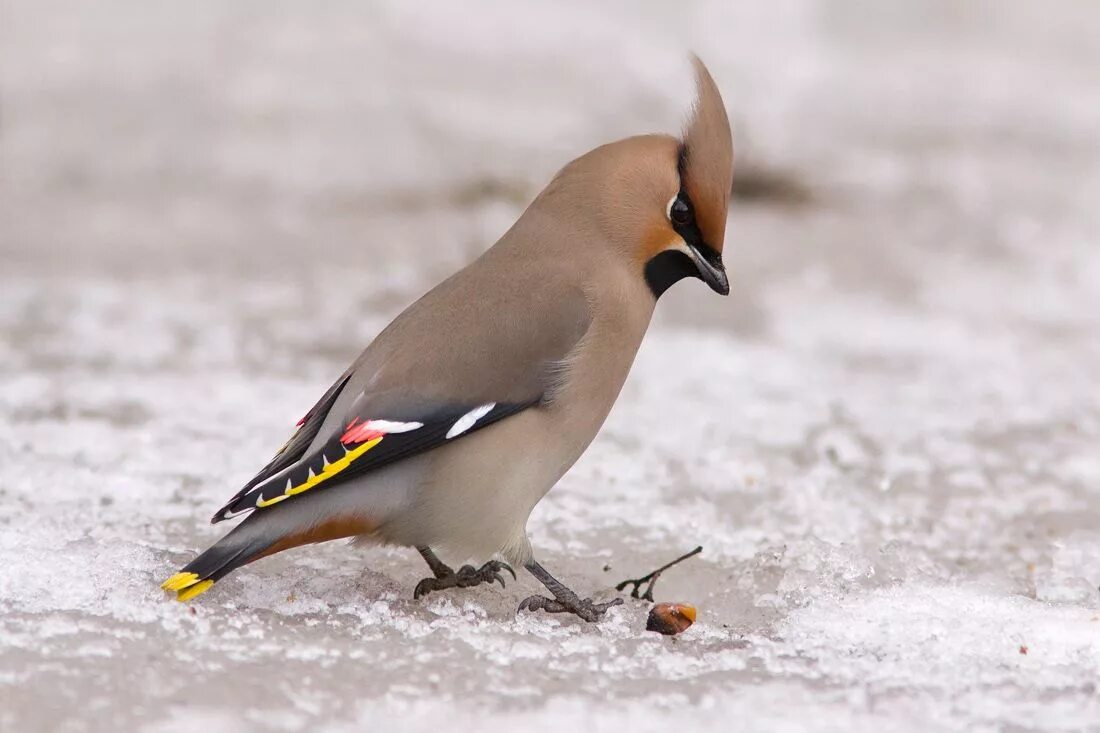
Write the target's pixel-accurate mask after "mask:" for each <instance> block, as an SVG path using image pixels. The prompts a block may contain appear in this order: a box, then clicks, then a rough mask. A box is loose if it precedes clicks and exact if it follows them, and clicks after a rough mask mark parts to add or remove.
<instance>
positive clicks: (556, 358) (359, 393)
mask: <svg viewBox="0 0 1100 733" xmlns="http://www.w3.org/2000/svg"><path fill="white" fill-rule="evenodd" d="M523 280H527V278H523ZM513 285H518V287H519V289H518V290H511V289H505V290H506V292H505V293H503V294H501V293H499V292H498V294H497V295H494V296H491V297H484V296H482V297H480V298H477V297H474V298H471V297H469V296H470V293H471V290H472V291H474V292H476V291H477V290H478V289H479V288H478V287H476V286H477V281H476V279H475V280H474V282H473V283H462V282H461V281H460V282H458V283H450V282H449V283H444V285H443V286H441V287H440V288H437V289H436V290H435V291H432V292H431V293H429V294H428V295H427V296H425V297H424V298H423V299H421V300H420V301H418V302H417V303H416V304H414V305H413V306H412V307H411V308H410V309H409V310H408V311H406V312H405V313H403V314H402V315H401V316H399V317H398V319H397V320H395V321H394V323H392V324H391V325H390V326H389V327H388V328H387V329H386V330H385V331H383V332H382V333H381V334H380V335H379V336H378V338H377V339H375V341H374V343H373V344H371V346H370V347H369V348H368V349H367V350H366V351H365V352H364V353H363V355H362V356H361V357H360V358H359V359H358V360H357V361H356V363H355V364H354V365H353V366H352V368H351V369H349V370H348V372H346V373H345V374H344V375H343V376H342V377H341V378H340V380H338V381H337V382H336V384H334V385H333V387H332V388H331V389H330V390H329V392H327V393H326V394H325V396H324V397H323V398H322V399H321V401H320V402H318V403H317V406H316V407H315V408H314V409H313V410H311V411H310V413H309V414H308V415H307V416H306V418H305V420H304V422H303V424H302V425H301V426H300V428H299V432H298V433H296V434H295V435H294V437H292V438H291V440H290V442H289V443H288V444H287V445H286V446H285V447H284V448H283V450H282V451H280V452H279V454H278V455H276V457H275V459H274V460H272V462H271V463H269V464H268V466H267V467H265V468H264V470H263V471H261V472H260V473H259V474H258V475H257V476H256V478H254V479H253V480H252V481H250V482H249V483H248V484H246V485H245V487H244V488H243V489H241V490H240V491H239V492H237V494H236V495H235V496H234V497H233V498H232V499H230V500H229V502H228V503H226V505H225V506H224V507H222V508H221V509H220V510H218V512H217V513H216V514H215V515H214V517H213V519H212V520H211V521H213V522H219V521H221V520H223V519H229V518H231V517H234V516H237V515H239V514H241V513H244V512H246V511H250V510H254V509H264V508H266V507H269V506H272V505H274V504H277V503H280V502H283V501H286V500H288V499H291V498H293V497H294V496H297V495H298V494H302V493H304V492H306V491H311V490H314V489H316V488H318V487H322V486H325V487H327V486H333V485H336V484H339V483H342V482H344V481H347V480H348V479H349V478H351V477H353V476H359V475H362V474H364V473H366V472H369V471H373V470H375V469H377V468H380V467H382V466H385V465H388V464H390V463H393V462H394V461H398V460H401V459H403V458H407V457H409V456H412V455H416V454H418V453H422V452H424V451H428V450H431V449H433V448H435V447H437V446H439V445H441V444H443V443H446V442H448V441H451V440H455V439H457V438H459V437H460V436H463V435H468V434H469V433H471V432H474V431H476V430H479V429H481V428H483V427H485V426H487V425H490V424H492V423H494V422H496V421H498V420H502V419H504V418H506V417H508V416H510V415H514V414H515V413H517V412H520V411H522V410H525V409H527V408H529V407H531V406H533V405H536V404H538V403H539V402H540V401H541V400H542V399H543V398H544V396H545V395H546V393H547V391H548V390H549V389H551V388H552V386H553V384H554V381H555V379H556V378H557V377H558V376H560V375H559V371H560V370H559V369H558V367H559V365H560V364H561V362H562V360H563V359H565V357H566V356H567V355H568V354H569V352H570V350H571V349H572V348H573V347H574V346H575V345H576V344H577V342H578V341H579V340H580V339H581V337H582V336H583V335H584V333H585V332H586V331H587V328H588V324H589V319H590V316H589V312H588V303H587V300H586V299H585V297H584V294H583V292H582V291H581V290H580V289H579V288H559V289H558V291H557V292H554V291H553V290H550V291H547V290H546V288H545V287H539V285H538V284H537V283H536V282H531V281H528V282H527V285H528V286H529V287H528V289H526V290H524V289H523V288H524V283H523V282H519V283H513ZM497 290H498V291H499V290H500V288H499V287H498V288H497ZM509 292H510V293H512V295H511V296H509V295H508V293H509ZM502 300H503V301H504V302H502ZM502 305H507V306H508V307H510V308H511V312H510V313H509V314H508V315H507V316H504V315H502V312H501V308H500V307H501V306H502ZM507 310H508V309H507V308H506V309H505V311H507ZM342 392H350V393H351V394H350V395H342V394H341V393H342ZM351 395H354V396H351ZM344 405H346V407H344ZM334 409H335V410H336V412H335V413H334V414H335V415H339V416H340V418H339V419H335V417H333V418H329V417H328V416H327V414H328V413H329V412H332V411H333V410H334ZM310 431H311V432H310ZM319 431H320V434H319ZM307 446H308V447H307Z"/></svg>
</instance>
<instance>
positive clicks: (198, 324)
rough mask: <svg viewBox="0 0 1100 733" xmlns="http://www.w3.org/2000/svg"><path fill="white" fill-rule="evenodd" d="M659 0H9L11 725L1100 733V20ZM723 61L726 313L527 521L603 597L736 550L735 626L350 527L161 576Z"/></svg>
mask: <svg viewBox="0 0 1100 733" xmlns="http://www.w3.org/2000/svg"><path fill="white" fill-rule="evenodd" d="M652 5H653V7H652V8H650V10H649V12H645V13H641V12H640V11H639V10H638V9H637V8H638V6H637V5H636V4H634V3H625V2H623V3H615V4H611V5H606V6H602V8H603V9H591V8H589V7H588V5H587V4H583V3H575V4H574V3H554V4H552V5H546V6H540V7H538V8H525V11H524V13H523V15H521V16H517V15H514V13H516V12H517V11H514V10H509V9H508V8H509V7H510V6H509V5H492V4H485V3H475V4H471V3H458V4H452V5H450V6H449V7H438V8H436V9H435V10H434V11H433V14H432V15H431V16H426V17H418V16H416V15H415V14H414V12H413V11H412V10H411V6H409V5H408V4H405V3H397V2H394V3H389V4H381V5H375V6H372V7H371V9H369V10H368V9H363V8H360V7H359V4H356V3H350V2H348V3H326V4H323V5H321V4H316V5H313V4H311V5H308V6H307V5H305V4H301V5H297V6H289V5H278V6H273V5H272V4H271V3H267V2H256V3H232V4H228V3H216V2H209V3H200V4H197V5H196V4H188V6H187V14H186V15H184V14H183V10H182V6H181V8H177V9H176V10H174V11H173V10H171V9H170V8H171V6H164V7H161V8H159V9H158V8H157V7H156V6H155V4H151V3H124V2H120V1H118V0H115V1H114V2H110V3H95V4H84V5H80V6H78V7H68V4H66V3H54V2H31V1H30V0H26V1H25V2H12V0H5V1H4V2H2V3H0V265H2V266H0V478H2V481H0V553H2V556H3V558H4V561H3V572H0V730H3V731H9V730H10V731H29V730H63V731H74V732H75V731H85V730H143V731H213V730H216V731H221V730H268V729H271V730H295V729H306V728H308V729H310V730H316V731H355V730H364V729H380V730H386V731H402V730H411V731H412V730H437V729H439V727H440V726H441V725H443V724H446V726H447V727H448V728H451V727H456V726H457V727H461V728H463V729H465V728H467V727H472V726H474V725H475V724H476V725H477V726H478V728H479V729H481V730H489V731H495V730H506V731H521V730H522V731H541V730H546V731H550V730H553V731H562V730H569V729H580V730H623V729H630V730H638V731H642V730H655V729H665V728H667V727H668V726H669V725H676V726H677V727H679V728H680V729H686V730H693V731H694V730H701V731H705V730H729V729H730V726H731V725H735V726H737V727H744V728H746V729H756V730H790V731H798V730H844V731H853V730H883V729H887V728H888V729H891V730H913V731H925V730H930V729H935V730H1005V729H1008V730H1030V729H1044V730H1080V729H1089V728H1091V729H1094V730H1100V692H1098V691H1097V680H1098V678H1100V592H1098V585H1100V388H1098V386H1097V382H1098V377H1097V375H1100V241H1098V235H1100V208H1098V207H1097V205H1096V202H1097V201H1100V146H1098V144H1097V139H1098V133H1097V131H1098V130H1100V97H1097V95H1096V85H1095V80H1096V76H1095V73H1096V68H1097V65H1098V64H1100V12H1098V11H1097V10H1096V8H1095V6H1094V5H1092V4H1089V3H1069V2H1067V3H1053V4H1049V3H1044V4H1030V3H1009V2H998V3H988V4H979V3H967V4H958V3H952V2H945V3H942V4H940V3H934V4H929V3H920V4H917V3H913V4H909V3H901V2H889V3H864V4H855V3H853V4H833V3H830V4H828V5H825V4H821V5H819V4H817V3H811V2H780V3H769V4H767V10H766V11H765V10H763V9H758V10H753V9H751V8H749V7H739V6H749V5H754V6H755V5H759V4H748V3H725V2H718V1H716V2H713V3H690V4H684V3H656V2H654V3H653V4H652ZM760 7H761V8H763V6H760ZM689 47H690V48H694V49H695V50H697V51H698V52H699V53H700V54H701V55H702V56H703V57H704V58H705V59H706V60H707V62H708V63H709V64H710V66H711V69H712V71H713V73H714V75H715V77H716V78H717V79H718V81H719V84H720V86H721V87H722V88H723V90H724V92H725V95H726V101H727V104H728V106H729V107H730V111H731V115H732V117H733V119H734V124H735V127H736V132H737V147H738V151H739V156H740V157H739V166H740V167H739V169H738V174H737V178H738V182H737V185H736V192H735V193H736V195H735V200H734V206H733V210H732V211H731V216H730V218H731V221H730V226H729V230H728V240H727V244H726V252H727V254H726V259H727V262H728V263H729V266H730V271H731V276H732V280H733V283H734V284H733V287H734V295H733V297H731V298H730V299H727V300H723V299H720V298H717V297H714V296H713V295H712V294H711V293H709V292H708V291H707V290H706V289H705V288H704V287H703V286H701V285H700V284H698V283H687V284H682V285H680V286H678V287H677V288H675V289H674V290H673V291H672V292H671V293H670V294H669V295H668V296H666V299H665V300H663V302H662V304H661V307H660V308H659V313H660V315H659V318H658V322H657V323H656V324H655V326H654V329H653V331H652V332H651V334H650V336H649V339H648V341H647V343H646V345H645V346H644V348H643V351H642V353H641V354H640V355H639V358H638V363H637V365H636V368H635V371H634V373H633V375H632V377H631V379H630V381H629V382H628V384H627V387H626V389H625V390H624V394H623V397H622V399H621V400H620V402H619V405H618V406H617V407H616V409H615V411H614V412H613V413H612V416H611V418H610V420H609V422H608V424H607V426H606V427H605V429H604V431H603V433H602V434H601V436H600V437H599V438H598V440H597V441H596V443H595V444H594V445H593V447H592V449H591V450H590V451H589V452H588V454H587V455H586V456H585V457H584V458H583V459H582V461H581V462H580V463H579V464H578V465H577V466H576V468H575V469H574V470H573V471H572V472H571V473H570V474H569V475H568V476H567V477H566V478H565V479H564V480H563V481H562V483H561V485H560V486H558V487H557V488H556V489H555V490H554V491H553V492H552V493H551V494H550V495H549V496H548V497H547V499H546V500H545V501H544V502H543V503H542V504H540V505H539V507H538V508H537V509H536V511H535V514H534V516H533V518H532V525H531V534H532V537H533V540H534V543H535V545H536V547H537V548H538V549H539V551H540V552H541V556H542V559H543V561H544V562H545V563H546V564H547V565H548V566H549V567H551V568H553V569H555V570H556V571H557V572H558V573H559V574H560V575H561V577H563V578H565V579H567V580H568V581H569V582H571V583H572V584H573V585H574V586H575V587H577V588H578V589H580V590H585V591H587V590H591V591H595V592H597V593H598V594H600V595H602V596H605V597H606V596H609V595H610V594H611V593H612V592H613V591H612V590H611V587H612V586H613V585H614V583H615V582H616V581H618V580H621V579H623V578H625V577H629V576H633V575H637V574H640V573H642V572H645V571H647V570H648V569H650V568H652V567H654V566H655V565H657V564H659V563H660V562H663V561H664V560H666V559H669V558H671V557H674V556H675V555H677V554H679V553H681V552H683V551H685V550H687V549H690V548H691V547H693V546H695V545H696V544H702V545H703V546H704V548H705V551H704V553H703V555H702V556H701V557H700V558H695V559H693V560H691V561H690V562H689V563H688V564H686V565H684V566H683V567H682V568H679V569H677V570H676V571H673V572H671V573H670V574H669V575H668V576H667V577H666V578H665V579H663V580H662V581H661V583H660V584H659V585H658V586H657V596H658V598H659V599H661V600H679V601H687V602H691V603H693V604H695V605H696V606H698V608H699V609H700V617H699V622H698V623H697V624H696V625H695V626H693V627H692V628H691V629H690V630H688V631H687V632H686V633H684V634H683V635H682V636H680V637H676V638H672V639H667V638H663V637H658V636H656V635H654V634H650V633H647V632H645V631H644V630H643V627H644V621H645V615H646V612H647V605H646V604H644V603H642V602H638V601H628V602H627V604H626V605H624V606H621V607H619V608H617V609H614V610H612V612H611V613H610V614H609V617H608V619H607V620H606V621H605V622H604V623H602V624H599V625H584V624H581V623H579V622H574V621H572V620H568V619H561V618H556V617H546V616H531V615H522V616H519V617H517V616H516V615H515V613H514V609H515V607H516V605H517V603H518V602H519V600H520V599H521V598H523V597H524V596H525V595H527V594H529V593H530V592H533V591H534V590H535V589H536V588H535V584H534V583H533V581H531V580H530V579H528V578H521V579H520V581H519V582H518V583H514V584H512V583H510V584H509V587H508V588H507V590H505V591H501V590H499V589H489V588H480V589H476V590H474V591H466V592H460V593H452V594H447V595H433V596H431V597H429V598H428V599H427V600H425V601H422V602H414V601H412V600H411V598H410V596H411V589H412V586H413V585H414V584H415V582H416V581H417V580H418V579H419V578H421V577H422V576H423V574H424V568H423V567H422V564H421V561H420V559H419V558H418V557H416V556H415V555H414V554H412V553H410V552H407V551H398V550H372V551H366V552H363V551H355V550H350V549H349V548H347V547H345V546H341V545H333V546H325V547H317V548H308V549H302V550H299V551H295V552H292V553H286V554H284V555H281V556H278V557H275V558H271V559H268V560H265V561H263V562H260V563H257V564H255V565H253V566H250V567H247V568H245V569H243V570H241V571H239V572H237V573H236V574H234V575H233V576H231V577H230V578H228V579H226V580H225V581H223V582H221V583H219V584H218V586H217V587H216V588H215V589H214V590H212V591H211V592H210V593H208V594H206V595H204V596H203V597H202V598H201V599H200V600H199V601H198V602H196V603H195V604H193V605H191V606H185V605H181V604H177V603H175V602H173V601H170V600H169V599H168V598H167V597H165V595H164V594H163V593H162V592H161V591H160V590H159V589H158V588H157V584H158V583H159V581H160V580H162V579H163V578H164V577H166V575H168V574H170V573H171V572H174V570H175V569H176V568H178V566H179V565H180V564H182V563H183V562H185V561H186V560H187V559H188V558H190V557H192V556H193V554H194V553H195V552H196V551H197V550H199V549H201V548H203V547H205V546H206V545H207V544H208V543H210V542H212V541H213V540H214V539H216V538H217V537H218V536H219V533H220V531H221V528H220V527H219V528H214V527H211V526H209V525H208V524H207V523H206V520H207V518H208V517H209V515H210V514H211V513H212V511H213V510H214V509H215V508H217V506H219V505H220V503H221V502H222V501H223V500H224V499H225V498H226V497H227V496H228V495H229V494H231V493H232V492H233V491H235V490H236V488H237V487H238V486H239V484H240V483H241V482H242V481H244V480H245V479H246V478H247V477H248V476H250V475H251V473H252V472H253V471H254V470H255V469H256V468H257V467H258V466H259V465H260V464H262V463H263V462H264V461H265V459H266V458H267V457H268V455H269V454H270V453H271V451H272V450H273V449H274V448H275V447H277V446H278V445H280V444H281V442H282V441H283V439H284V438H285V437H286V434H287V431H288V429H290V428H291V427H292V426H293V423H294V421H295V420H296V419H297V418H298V417H299V416H300V414H301V413H302V411H303V409H304V408H305V407H308V406H309V405H310V404H311V403H312V401H313V399H314V398H315V397H316V395H317V394H318V392H319V391H320V390H321V389H323V388H324V387H325V386H326V385H327V384H328V383H329V381H330V380H331V379H332V378H333V376H334V375H336V374H337V373H339V371H340V370H342V369H343V367H344V365H345V364H346V363H347V361H348V360H349V359H350V358H352V357H353V356H354V354H355V353H356V352H357V351H358V350H359V349H360V348H361V347H362V346H363V345H364V344H365V343H367V342H368V341H369V339H370V338H371V336H372V335H373V334H374V333H376V332H377V331H378V330H379V329H380V328H381V327H382V326H383V325H385V323H386V322H387V321H388V319H389V318H391V317H392V316H393V315H394V314H395V313H396V312H397V311H398V310H400V308H401V307H403V306H404V305H405V304H407V303H408V302H409V301H410V300H411V299H413V298H414V297H416V296H417V295H418V294H419V293H421V292H422V291H423V290H424V289H426V288H427V287H429V286H430V285H432V284H433V283H434V282H436V281H438V280H439V279H440V278H441V277H443V276H445V275H446V274H448V273H449V272H450V271H452V270H453V269H455V268H456V267H458V266H460V265H461V264H462V263H463V262H465V261H468V260H469V259H470V258H471V257H472V256H473V255H475V254H476V253H477V252H479V251H480V250H481V249H482V248H483V247H484V246H486V245H487V244H488V243H490V242H491V241H492V240H493V239H495V237H496V236H498V235H499V234H500V233H501V232H502V231H503V229H504V228H505V227H506V226H507V225H508V224H509V223H510V222H511V221H512V220H513V219H514V217H515V216H516V215H517V213H518V212H519V211H520V210H522V207H523V206H524V204H525V202H526V201H527V200H529V198H530V197H531V196H532V195H533V194H534V193H535V192H536V191H537V190H538V188H539V187H540V186H541V185H542V184H543V183H544V182H545V181H546V180H547V178H548V177H549V176H550V175H551V174H552V173H553V171H554V170H555V169H556V168H557V167H558V166H559V165H560V164H562V163H563V162H564V161H565V160H567V159H568V158H569V157H571V156H572V155H575V154H577V153H579V152H581V151H583V150H585V149H587V148H589V147H592V146H594V145H596V144H598V143H600V142H603V141H605V140H608V139H611V138H614V137H619V136H623V135H626V134H631V133H636V132H644V131H650V130H661V129H666V130H675V128H676V125H677V123H678V120H679V118H680V116H681V113H682V110H683V105H684V103H685V101H686V100H687V98H688V97H689V95H690V87H689V76H688V69H687V65H686V62H685V49H687V48H689ZM670 426H672V427H670Z"/></svg>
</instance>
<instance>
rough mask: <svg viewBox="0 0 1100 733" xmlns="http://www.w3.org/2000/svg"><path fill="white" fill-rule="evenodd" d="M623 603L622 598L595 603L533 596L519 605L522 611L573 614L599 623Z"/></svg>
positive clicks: (588, 600) (588, 599) (574, 598)
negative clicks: (613, 607) (613, 608)
mask: <svg viewBox="0 0 1100 733" xmlns="http://www.w3.org/2000/svg"><path fill="white" fill-rule="evenodd" d="M622 602H623V599H622V598H616V599H614V600H612V601H608V602H607V603H594V602H593V601H592V599H591V598H578V597H577V596H576V595H574V596H573V597H572V598H547V597H546V596H531V597H530V598H526V599H524V600H523V602H522V603H520V604H519V610H520V611H546V612H547V613H571V614H573V615H575V616H579V617H581V618H582V619H584V620H585V621H590V622H591V621H599V620H600V618H601V617H602V616H603V615H604V614H605V613H607V609H609V608H611V607H612V606H618V605H619V604H621V603H622Z"/></svg>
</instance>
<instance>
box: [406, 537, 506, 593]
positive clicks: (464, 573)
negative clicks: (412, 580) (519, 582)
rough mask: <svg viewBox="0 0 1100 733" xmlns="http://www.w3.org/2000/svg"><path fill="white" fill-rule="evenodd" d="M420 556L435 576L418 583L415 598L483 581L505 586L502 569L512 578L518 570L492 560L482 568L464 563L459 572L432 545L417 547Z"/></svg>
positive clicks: (468, 586) (472, 585)
mask: <svg viewBox="0 0 1100 733" xmlns="http://www.w3.org/2000/svg"><path fill="white" fill-rule="evenodd" d="M416 550H417V552H419V553H420V556H421V557H423V558H424V561H425V562H426V563H428V567H429V568H431V571H432V574H433V575H434V576H435V577H434V578H424V580H422V581H420V582H419V583H417V584H416V588H415V589H414V590H413V598H414V599H416V598H421V597H422V596H426V595H428V594H429V593H431V592H432V591H436V590H444V589H446V588H472V587H474V586H475V585H481V584H482V583H492V582H494V581H497V582H499V583H500V587H501V588H503V587H504V577H503V576H502V575H501V574H500V571H501V570H507V571H508V572H509V573H511V574H512V578H513V579H515V577H516V571H514V570H512V568H511V566H510V565H508V563H504V562H500V561H499V560H490V561H489V562H487V563H485V564H484V565H482V566H481V567H480V568H475V567H474V566H473V565H463V566H462V567H460V568H459V569H458V571H457V572H455V571H454V570H451V569H450V568H449V567H447V565H446V564H445V563H444V562H443V561H442V560H440V559H439V558H438V557H436V556H435V553H434V552H432V549H431V548H430V547H418V548H416Z"/></svg>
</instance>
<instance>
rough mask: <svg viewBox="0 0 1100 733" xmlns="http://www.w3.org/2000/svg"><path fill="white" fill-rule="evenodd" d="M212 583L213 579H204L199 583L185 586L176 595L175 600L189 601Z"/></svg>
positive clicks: (206, 589) (203, 591)
mask: <svg viewBox="0 0 1100 733" xmlns="http://www.w3.org/2000/svg"><path fill="white" fill-rule="evenodd" d="M212 585H214V581H213V580H204V581H202V582H201V583H195V584H194V585H192V586H190V587H188V588H185V589H183V590H181V591H180V592H179V595H177V596H176V600H177V601H189V600H191V599H192V598H194V597H195V596H197V595H201V594H203V593H205V592H206V591H208V590H210V586H212Z"/></svg>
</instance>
